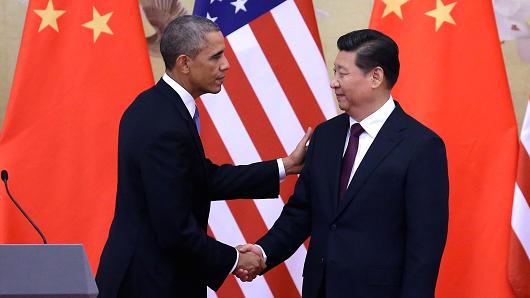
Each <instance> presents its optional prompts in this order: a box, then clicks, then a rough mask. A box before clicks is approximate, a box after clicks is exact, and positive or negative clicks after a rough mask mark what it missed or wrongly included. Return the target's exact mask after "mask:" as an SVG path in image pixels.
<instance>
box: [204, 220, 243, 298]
mask: <svg viewBox="0 0 530 298" xmlns="http://www.w3.org/2000/svg"><path fill="white" fill-rule="evenodd" d="M208 235H210V237H214V238H215V235H214V234H213V232H212V230H211V229H210V227H209V226H208ZM216 293H217V296H218V297H233V298H239V297H241V298H244V297H245V295H244V294H243V292H242V291H241V288H240V287H239V285H238V284H237V281H236V279H235V277H234V276H233V275H230V276H228V277H227V278H226V280H225V282H224V283H223V286H222V287H221V288H220V289H219V290H218V291H217V292H216Z"/></svg>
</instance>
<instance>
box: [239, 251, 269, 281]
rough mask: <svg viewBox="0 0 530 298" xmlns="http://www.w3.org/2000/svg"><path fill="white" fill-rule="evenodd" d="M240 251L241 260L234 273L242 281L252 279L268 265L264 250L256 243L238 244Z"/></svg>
mask: <svg viewBox="0 0 530 298" xmlns="http://www.w3.org/2000/svg"><path fill="white" fill-rule="evenodd" d="M236 249H237V250H238V251H239V261H238V263H237V266H236V269H235V270H234V272H233V274H234V275H235V276H236V277H238V278H239V279H240V280H241V281H252V280H254V278H256V275H258V274H260V273H261V272H262V271H263V270H264V269H265V267H267V265H265V260H264V257H263V252H262V250H261V249H260V248H259V247H258V246H256V245H254V244H244V245H238V246H236Z"/></svg>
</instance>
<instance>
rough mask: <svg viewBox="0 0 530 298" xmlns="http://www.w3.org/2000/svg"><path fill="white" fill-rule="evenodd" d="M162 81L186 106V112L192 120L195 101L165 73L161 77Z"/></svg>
mask: <svg viewBox="0 0 530 298" xmlns="http://www.w3.org/2000/svg"><path fill="white" fill-rule="evenodd" d="M162 80H164V82H166V83H167V84H168V85H169V86H170V87H171V88H173V90H175V92H177V94H178V95H179V96H180V98H181V99H182V102H184V105H185V106H186V109H188V112H189V113H190V115H191V118H193V115H195V109H196V108H197V106H196V105H195V99H193V96H191V94H190V93H189V92H188V91H186V89H184V87H182V86H180V85H179V83H177V82H175V80H173V79H172V78H171V77H170V76H169V75H168V74H167V73H164V75H163V76H162Z"/></svg>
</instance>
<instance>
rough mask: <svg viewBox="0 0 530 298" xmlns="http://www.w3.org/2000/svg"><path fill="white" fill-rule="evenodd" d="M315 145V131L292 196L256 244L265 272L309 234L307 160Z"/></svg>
mask: <svg viewBox="0 0 530 298" xmlns="http://www.w3.org/2000/svg"><path fill="white" fill-rule="evenodd" d="M317 142H318V128H317V129H316V130H315V132H314V133H313V137H312V138H311V142H310V143H309V148H308V151H307V154H306V157H305V164H304V168H303V170H302V172H301V173H300V176H299V177H298V181H297V182H296V185H295V189H294V193H293V195H292V196H291V197H290V198H289V201H288V202H287V204H285V206H284V207H283V210H282V213H281V214H280V217H279V218H278V219H277V220H276V222H275V223H274V225H273V226H272V228H271V229H270V230H269V231H268V232H267V233H266V234H265V235H264V236H263V237H262V238H261V239H259V240H258V241H257V242H256V244H258V245H260V246H261V247H262V248H263V250H264V251H265V253H266V254H267V269H266V270H265V271H264V272H263V273H265V272H267V271H269V270H270V269H272V268H274V267H275V266H276V265H278V264H280V263H282V262H283V261H285V260H286V259H287V258H289V257H290V256H291V255H292V254H293V253H294V252H295V251H296V250H297V249H298V247H300V245H302V243H303V242H304V241H305V240H306V239H307V238H308V237H309V234H310V232H311V204H310V202H311V194H310V191H309V188H310V185H311V181H310V179H311V171H312V170H313V169H312V166H311V164H312V163H311V160H312V159H313V151H314V149H313V148H314V146H315V145H316V144H317Z"/></svg>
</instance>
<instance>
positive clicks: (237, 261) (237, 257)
mask: <svg viewBox="0 0 530 298" xmlns="http://www.w3.org/2000/svg"><path fill="white" fill-rule="evenodd" d="M234 249H235V250H236V262H235V263H234V266H233V267H232V270H230V272H228V274H230V273H232V272H234V270H236V267H237V263H239V250H237V248H235V247H234Z"/></svg>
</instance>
